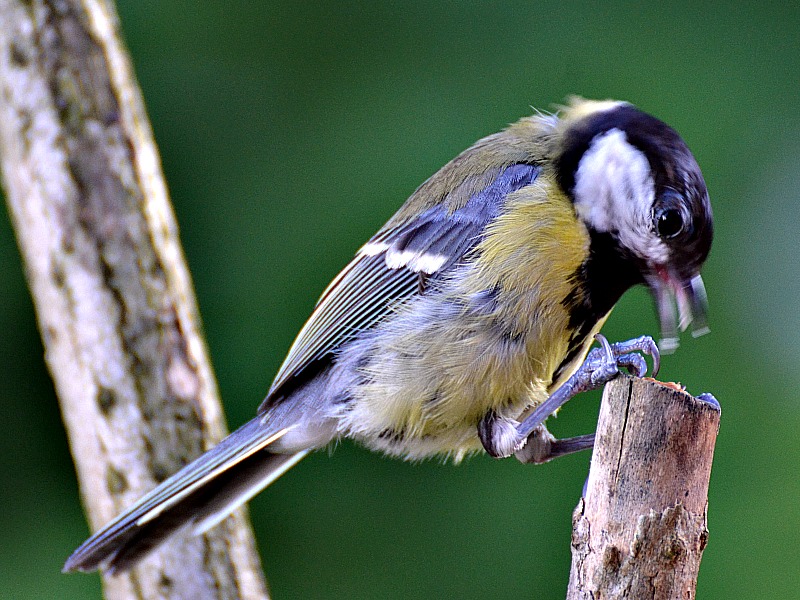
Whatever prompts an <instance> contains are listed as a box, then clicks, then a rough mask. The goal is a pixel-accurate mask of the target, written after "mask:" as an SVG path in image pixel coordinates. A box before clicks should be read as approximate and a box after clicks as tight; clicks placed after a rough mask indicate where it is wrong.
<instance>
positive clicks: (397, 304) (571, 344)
mask: <svg viewBox="0 0 800 600" xmlns="http://www.w3.org/2000/svg"><path fill="white" fill-rule="evenodd" d="M711 239H712V216H711V207H710V204H709V199H708V192H707V190H706V185H705V182H704V180H703V176H702V174H701V172H700V168H699V167H698V165H697V162H696V161H695V159H694V157H693V156H692V154H691V152H690V151H689V149H688V147H687V146H686V144H685V143H684V141H683V140H682V139H681V138H680V136H679V135H678V134H677V133H676V132H675V131H674V130H673V129H672V128H670V127H669V126H667V125H666V124H665V123H663V122H662V121H660V120H658V119H656V118H654V117H652V116H650V115H648V114H646V113H644V112H642V111H640V110H638V109H637V108H635V107H634V106H632V105H630V104H628V103H625V102H617V101H610V100H609V101H589V100H583V99H580V98H574V99H571V100H570V101H569V102H568V104H567V105H566V106H564V107H561V108H560V109H559V111H558V112H557V113H555V114H544V113H537V114H535V115H534V116H530V117H526V118H523V119H522V120H520V121H518V122H517V123H514V124H513V125H511V126H509V127H508V128H507V129H505V130H504V131H502V132H500V133H497V134H494V135H490V136H488V137H486V138H483V139H482V140H480V141H478V142H477V143H475V144H474V145H473V146H472V147H470V148H469V149H467V150H465V151H464V152H462V153H461V154H459V155H458V156H457V157H456V158H454V159H453V160H452V161H450V162H449V163H448V164H446V165H445V166H444V167H442V169H440V170H439V171H438V172H437V173H436V174H434V175H433V176H432V177H431V178H430V179H428V180H427V181H426V182H425V183H423V184H422V185H421V186H420V187H419V188H418V189H417V190H416V191H415V192H414V193H413V194H412V195H411V197H410V198H409V199H408V200H407V201H406V202H405V204H403V206H402V207H401V208H400V209H399V210H398V211H397V213H396V214H395V215H394V216H393V217H392V218H391V219H389V221H388V222H387V223H386V224H385V225H384V226H383V227H382V228H381V229H380V230H379V231H378V232H377V233H376V234H375V235H374V236H373V237H372V238H371V239H370V240H369V241H368V242H367V243H366V244H365V245H364V246H363V247H362V248H361V249H360V250H359V251H358V253H357V254H356V256H355V258H353V259H352V261H351V262H350V263H349V264H348V265H347V266H346V267H345V268H344V269H343V270H342V272H341V273H340V274H339V275H338V276H337V277H336V278H335V279H334V280H333V282H332V283H331V284H330V285H329V286H328V287H327V289H326V290H325V291H324V292H323V294H322V296H321V298H320V299H319V301H318V303H317V305H316V308H315V310H314V312H313V313H312V315H311V317H310V318H309V320H308V322H307V323H306V324H305V326H304V327H303V328H302V329H301V331H300V333H299V334H298V336H297V339H296V340H295V342H294V344H293V345H292V347H291V349H290V350H289V353H288V356H287V357H286V359H285V361H284V363H283V365H282V366H281V368H280V370H279V371H278V374H277V376H276V377H275V380H274V382H273V383H272V386H271V388H270V390H269V393H268V394H267V397H266V399H265V400H264V402H263V403H262V404H261V406H260V407H259V409H258V413H257V416H256V417H255V418H254V419H253V420H252V421H250V422H249V423H247V424H245V425H244V426H243V427H241V428H240V429H238V430H237V431H235V432H233V433H232V434H230V435H229V436H228V437H227V438H226V439H224V440H223V441H222V442H221V443H220V444H219V445H218V446H216V447H215V448H213V449H212V450H210V451H209V452H207V453H205V454H204V455H203V456H201V457H200V458H198V459H197V460H196V461H194V462H192V463H191V464H189V465H187V466H186V467H184V468H183V469H181V470H180V471H179V472H178V473H176V474H175V475H173V476H172V477H170V478H169V479H167V480H165V481H164V482H163V483H162V484H161V485H159V486H158V487H157V488H155V489H154V490H153V491H152V492H150V493H149V494H147V495H146V496H145V497H143V498H142V499H141V500H140V501H139V502H137V503H136V504H135V505H134V506H132V507H131V508H130V509H129V510H127V511H126V512H125V513H123V514H122V515H121V516H119V517H118V518H117V519H116V520H114V521H113V522H111V523H110V524H108V525H107V526H106V527H104V528H103V529H102V530H100V531H99V532H97V533H96V534H95V535H93V536H92V537H91V538H90V539H89V540H87V541H86V542H85V543H84V544H83V545H82V546H80V547H79V548H78V549H77V550H76V551H75V552H74V553H73V554H72V556H71V557H70V558H69V559H68V560H67V563H66V565H65V567H64V568H65V570H66V571H73V570H79V571H91V570H94V569H97V568H98V567H105V568H106V569H108V570H110V571H120V570H124V569H127V568H129V567H130V566H132V565H133V564H134V563H135V562H136V561H138V560H139V559H141V558H142V556H143V555H144V554H146V553H147V552H148V551H150V550H151V549H153V548H154V547H155V546H157V545H158V544H159V543H160V542H161V541H163V540H164V539H166V538H167V537H168V536H170V535H171V534H172V533H174V532H175V531H176V530H178V529H182V528H184V527H188V528H190V529H192V530H193V531H195V532H197V533H201V532H204V531H206V530H207V529H208V528H210V527H212V526H213V525H215V524H216V523H218V522H219V521H221V520H222V519H223V518H224V517H225V516H226V515H227V514H228V513H230V512H231V511H232V510H233V509H234V508H236V507H237V506H239V505H240V504H242V503H244V502H246V501H248V500H249V499H250V498H252V497H253V496H254V495H255V494H257V493H258V492H259V491H261V490H262V489H264V488H265V487H266V486H268V485H269V484H270V483H272V482H273V481H274V480H275V479H276V478H278V477H279V476H280V475H282V474H283V473H284V472H285V471H286V470H287V469H289V468H290V467H292V466H293V465H295V464H296V463H297V462H298V461H299V460H300V459H301V458H302V457H303V456H305V455H306V454H307V453H308V452H310V451H312V450H314V449H317V448H323V447H326V446H328V445H329V444H331V442H334V441H335V440H337V439H339V438H352V439H355V440H357V441H358V442H360V443H361V444H363V445H364V446H366V447H368V448H371V449H373V450H378V451H381V452H384V453H386V454H390V455H393V456H399V457H403V458H408V459H421V458H425V457H429V456H434V455H438V456H446V457H450V458H452V459H453V460H454V461H459V460H461V459H462V458H463V457H464V456H466V455H468V454H470V453H473V452H478V451H482V450H485V451H487V452H488V453H489V454H491V455H492V456H495V457H503V456H510V455H512V454H516V455H517V456H518V457H519V458H520V459H522V460H524V461H529V462H543V461H546V460H549V459H550V458H552V457H554V456H558V455H561V454H565V453H568V452H572V451H575V450H579V449H583V448H587V447H590V446H591V445H592V441H593V438H592V436H591V435H589V436H581V437H579V438H573V439H572V440H555V439H554V438H553V437H552V436H550V434H549V433H548V432H547V430H546V429H545V428H544V425H543V421H544V420H545V419H546V418H547V417H548V416H549V415H550V414H551V413H553V412H554V411H555V410H556V409H557V408H558V407H559V406H560V405H561V404H563V403H564V402H565V401H566V400H568V399H569V398H570V397H571V396H572V395H574V394H575V393H577V392H578V391H581V390H584V389H588V388H592V387H597V386H599V385H601V384H602V383H604V382H605V381H608V380H609V379H610V378H611V377H613V376H614V375H615V374H616V373H617V369H618V368H619V367H621V366H625V367H629V368H630V369H631V370H632V371H633V372H634V373H635V374H637V375H642V374H643V372H644V370H646V366H645V364H644V359H643V358H642V356H641V355H640V354H638V353H636V351H640V352H643V353H646V354H652V355H655V357H656V358H657V355H658V353H657V349H656V347H655V345H654V344H653V342H652V340H651V339H650V338H648V337H643V338H639V339H636V340H632V341H630V342H623V343H621V344H614V345H611V344H608V343H607V342H606V341H605V339H601V344H602V347H601V348H599V349H596V350H593V351H592V352H591V353H589V349H590V346H591V345H592V341H593V338H594V337H595V335H596V334H597V333H598V331H599V329H600V327H601V326H602V324H603V323H604V322H605V320H606V318H607V317H608V314H609V312H610V311H611V309H612V308H613V306H614V304H615V303H616V302H617V300H618V299H619V298H620V296H621V295H622V294H623V293H624V292H625V291H626V290H628V289H629V288H631V287H632V286H634V285H636V284H639V283H643V284H646V285H647V286H649V288H650V290H651V291H652V293H653V295H654V298H655V304H656V307H657V310H658V313H659V317H660V321H661V329H662V339H661V347H662V350H671V349H674V347H675V346H676V345H677V328H678V327H681V328H684V329H685V328H686V327H687V326H688V325H689V324H690V322H692V321H694V331H695V333H696V334H699V333H703V332H704V331H705V330H706V318H705V317H706V306H705V291H704V289H703V283H702V280H701V278H700V274H699V271H700V267H701V265H702V264H703V262H704V261H705V259H706V257H707V255H708V252H709V249H710V246H711ZM676 303H677V311H676V310H675V304H676ZM587 353H589V355H588V358H587ZM584 359H585V360H584Z"/></svg>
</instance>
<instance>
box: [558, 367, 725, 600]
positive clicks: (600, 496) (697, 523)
mask: <svg viewBox="0 0 800 600" xmlns="http://www.w3.org/2000/svg"><path fill="white" fill-rule="evenodd" d="M719 418H720V411H719V405H718V404H716V402H715V401H711V400H710V399H709V400H708V401H706V400H704V399H697V398H693V397H692V396H690V395H689V394H687V393H686V392H683V391H680V390H679V389H676V388H674V387H671V386H668V385H664V384H660V383H658V382H655V381H653V380H646V379H632V378H630V377H620V378H618V379H617V380H615V381H614V382H612V383H610V384H609V385H607V386H606V390H605V392H604V394H603V403H602V406H601V408H600V417H599V422H598V426H597V438H596V442H595V447H594V452H593V454H592V466H591V470H590V472H589V479H588V481H587V484H586V492H585V494H584V497H583V498H582V499H581V501H580V503H579V504H578V507H577V508H576V509H575V513H574V515H573V530H572V570H571V573H570V581H569V589H568V591H567V600H579V599H580V600H589V599H591V600H601V599H612V598H626V599H632V600H639V599H645V598H647V599H648V600H656V599H657V600H667V599H670V600H672V599H683V600H688V599H692V598H694V597H695V587H696V583H697V575H698V570H699V568H700V559H701V557H702V553H703V549H704V548H705V546H706V542H707V539H708V529H707V526H706V514H707V505H708V499H707V498H708V482H709V477H710V475H711V462H712V459H713V454H714V444H715V441H716V437H717V431H718V429H719Z"/></svg>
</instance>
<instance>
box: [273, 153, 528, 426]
mask: <svg viewBox="0 0 800 600" xmlns="http://www.w3.org/2000/svg"><path fill="white" fill-rule="evenodd" d="M538 174H539V167H537V166H536V165H531V164H524V163H520V164H513V165H509V166H506V167H503V168H500V169H497V170H496V173H495V175H494V177H488V178H487V179H486V181H487V184H486V186H485V187H484V188H483V189H482V190H479V191H477V192H476V193H474V194H473V195H472V196H471V197H470V198H469V199H468V201H467V202H466V203H465V204H464V205H463V206H461V207H460V208H458V209H456V210H453V211H450V210H448V209H447V208H446V207H445V205H446V203H444V202H443V203H440V204H438V205H436V206H434V207H432V208H429V209H428V210H425V211H424V212H422V213H421V214H419V215H417V216H416V217H413V218H410V219H407V220H405V221H403V222H400V223H394V224H393V225H392V226H391V227H385V228H384V229H382V230H381V231H379V232H378V233H377V234H376V235H375V236H373V238H372V239H371V240H370V241H369V242H367V244H365V245H364V247H362V248H361V250H360V251H359V252H358V254H357V255H356V256H355V258H353V260H352V261H351V262H350V263H349V264H348V265H347V266H346V267H345V268H344V269H343V270H342V272H341V273H340V274H339V275H338V276H337V277H336V278H335V279H334V280H333V282H331V284H330V285H329V286H328V287H327V289H326V290H325V291H324V292H323V294H322V296H321V297H320V299H319V301H318V302H317V306H316V308H315V309H314V312H313V313H312V315H311V317H310V318H309V320H308V321H307V322H306V324H305V325H304V326H303V328H302V329H301V330H300V333H299V334H298V335H297V339H296V340H295V342H294V344H293V345H292V347H291V349H290V350H289V354H288V355H287V357H286V360H285V361H284V363H283V365H281V368H280V370H279V371H278V375H277V376H276V378H275V381H274V382H273V384H272V387H271V388H270V392H269V394H268V395H267V399H266V400H265V401H264V403H263V404H262V406H261V409H260V410H261V411H263V410H266V409H267V408H268V407H269V406H271V405H272V402H273V401H274V399H275V398H276V397H278V396H280V395H281V394H280V390H281V388H283V387H284V386H285V385H286V384H287V383H289V382H290V381H292V380H293V379H295V378H298V377H300V376H301V374H302V373H303V371H304V370H306V369H307V368H308V367H309V366H310V365H312V364H314V363H316V362H318V361H320V360H323V359H326V358H331V357H332V356H333V354H334V352H335V351H336V349H337V348H339V347H340V346H341V345H342V344H344V343H345V342H347V341H348V340H350V339H352V338H353V337H354V336H356V335H358V334H359V333H360V332H362V331H364V330H367V329H369V328H370V327H372V326H374V325H375V323H377V322H378V321H379V320H380V319H382V318H384V317H385V316H386V315H387V314H389V313H390V312H391V311H392V310H394V309H395V308H396V307H397V306H399V305H400V304H401V303H402V302H404V301H407V300H408V299H410V298H412V297H413V296H415V295H417V294H420V293H424V290H425V289H428V288H426V286H422V285H420V277H432V276H440V275H442V274H443V273H446V272H447V271H448V270H449V269H451V268H452V267H453V266H454V265H455V264H457V263H458V262H459V261H461V260H462V259H463V257H464V256H465V255H466V254H467V253H468V252H469V250H470V249H471V248H473V247H475V245H476V244H477V243H478V241H479V240H480V239H481V236H482V234H483V231H484V229H485V227H486V225H487V224H488V223H489V222H490V221H491V220H492V219H494V218H495V217H496V216H497V215H498V214H499V212H500V210H501V209H502V206H503V203H504V202H505V199H506V197H507V196H508V195H509V194H510V193H512V192H515V191H516V190H519V189H520V188H522V187H525V186H526V185H529V184H531V183H532V182H533V181H534V180H535V179H536V177H537V175H538Z"/></svg>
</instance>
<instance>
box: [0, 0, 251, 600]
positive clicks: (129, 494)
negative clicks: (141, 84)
mask: <svg viewBox="0 0 800 600" xmlns="http://www.w3.org/2000/svg"><path fill="white" fill-rule="evenodd" d="M0 159H2V173H3V183H4V186H5V191H6V199H7V202H8V206H9V211H10V214H11V218H12V221H13V223H14V228H15V231H16V235H17V239H18V242H19V246H20V249H21V253H22V256H23V259H24V262H25V270H26V276H27V279H28V283H29V286H30V288H31V292H32V295H33V299H34V304H35V307H36V314H37V318H38V321H39V328H40V331H41V334H42V338H43V340H44V345H45V352H46V360H47V364H48V367H49V369H50V372H51V374H52V377H53V380H54V382H55V386H56V391H57V393H58V396H59V401H60V403H61V408H62V413H63V417H64V422H65V424H66V427H67V430H68V433H69V438H70V445H71V449H72V453H73V455H74V458H75V463H76V468H77V471H78V478H79V482H80V488H81V493H82V496H83V500H84V504H85V506H86V510H87V513H88V516H89V521H90V523H91V526H92V529H97V528H98V527H100V526H101V525H103V524H104V523H106V522H107V521H109V520H110V519H111V518H113V517H114V516H115V515H116V514H117V513H119V512H120V511H121V510H122V509H123V508H125V507H126V506H127V505H129V504H131V503H132V502H133V501H134V500H136V499H137V498H138V497H139V496H141V495H142V494H143V493H144V492H146V491H148V490H149V489H151V488H152V487H154V486H155V485H156V484H157V483H158V482H159V481H162V480H163V479H164V478H166V477H167V476H168V475H170V474H171V473H173V472H175V471H177V470H178V469H179V468H180V467H181V466H183V465H184V464H186V463H187V462H188V461H189V460H191V459H192V458H194V457H196V456H198V455H199V454H200V453H201V452H203V450H205V449H207V448H208V447H210V446H211V445H213V444H214V443H216V442H217V441H219V440H220V439H221V437H222V436H223V435H224V433H225V423H224V419H223V416H222V412H221V409H220V403H219V399H218V394H217V390H216V383H215V381H214V377H213V373H212V371H211V367H210V364H209V360H208V356H207V351H206V348H205V345H204V342H203V340H202V338H201V335H200V325H199V318H198V314H197V309H196V303H195V299H194V295H193V291H192V286H191V281H190V277H189V272H188V269H187V267H186V264H185V261H184V258H183V253H182V250H181V248H180V245H179V242H178V235H177V226H176V223H175V218H174V215H173V212H172V208H171V206H170V203H169V199H168V195H167V190H166V186H165V184H164V181H163V176H162V173H161V166H160V159H159V156H158V151H157V149H156V147H155V144H154V141H153V136H152V132H151V130H150V124H149V122H148V119H147V116H146V114H145V109H144V103H143V101H142V98H141V93H140V91H139V88H138V86H137V84H136V81H135V78H134V76H133V72H132V67H131V64H130V60H129V58H128V56H127V53H126V51H125V49H124V47H123V45H122V43H121V41H120V37H119V33H118V19H117V16H116V12H115V9H114V7H113V3H111V2H110V1H108V0H57V1H55V0H0ZM80 541H81V540H75V543H76V545H77V544H78V543H79V542H80ZM64 558H66V556H65V557H64ZM104 591H105V595H106V597H107V598H113V599H129V598H141V599H145V598H147V599H153V598H192V599H193V600H202V599H212V598H213V599H218V598H243V599H248V600H255V599H257V598H265V597H266V589H265V584H264V581H263V576H262V575H261V572H260V565H259V559H258V555H257V554H256V552H255V545H254V542H253V538H252V533H251V532H250V530H249V526H248V524H247V522H246V519H245V516H244V514H243V513H242V512H238V513H237V514H236V515H235V516H234V517H232V518H231V519H229V520H227V521H226V522H225V523H223V524H222V525H221V526H219V527H217V528H215V529H214V530H212V531H211V532H209V533H208V534H207V535H205V536H202V537H192V538H190V537H188V535H186V536H177V537H176V538H174V539H173V540H172V541H170V542H167V544H165V545H164V546H163V547H162V548H161V549H160V550H159V551H158V552H156V553H154V554H153V555H151V556H150V557H148V558H147V559H145V560H144V561H143V562H142V563H141V565H140V566H139V567H137V568H135V569H133V570H132V571H130V572H128V573H124V574H121V575H117V576H113V577H111V576H106V577H104Z"/></svg>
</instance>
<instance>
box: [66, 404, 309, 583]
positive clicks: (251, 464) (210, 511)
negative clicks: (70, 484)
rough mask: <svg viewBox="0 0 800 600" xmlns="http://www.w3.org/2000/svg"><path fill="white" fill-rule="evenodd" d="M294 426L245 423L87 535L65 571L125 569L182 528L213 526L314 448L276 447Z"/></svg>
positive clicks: (198, 530) (197, 529) (259, 421)
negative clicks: (282, 451)
mask: <svg viewBox="0 0 800 600" xmlns="http://www.w3.org/2000/svg"><path fill="white" fill-rule="evenodd" d="M290 429H291V428H290V427H287V428H285V429H281V430H278V431H275V430H274V429H272V431H270V430H269V428H266V427H264V425H263V419H262V418H261V417H259V418H256V419H253V420H252V421H250V422H249V423H247V424H245V425H244V426H243V427H241V428H240V429H238V430H236V431H235V432H233V433H232V434H231V435H229V436H228V437H227V438H225V439H224V440H223V441H222V442H220V443H219V444H218V445H217V446H216V447H214V448H212V449H211V450H209V451H208V452H207V453H205V454H204V455H202V456H201V457H200V458H198V459H197V460H195V461H194V462H192V463H190V464H188V465H186V466H185V467H184V468H183V469H181V470H180V471H178V472H177V473H176V474H175V475H173V476H172V477H170V478H169V479H167V480H165V481H164V482H163V483H161V485H159V486H158V487H156V488H155V489H154V490H153V491H151V492H150V493H149V494H147V495H146V496H144V497H143V498H142V499H141V500H139V502H137V503H136V504H135V505H134V506H132V507H131V508H130V509H128V510H127V511H125V512H124V513H123V514H121V515H120V516H119V517H117V518H116V519H115V520H114V521H112V522H111V523H109V524H108V525H106V526H105V527H104V528H103V529H101V530H100V531H98V532H97V533H95V534H94V535H93V536H92V537H90V538H89V539H88V540H86V541H85V542H84V543H83V544H82V545H81V546H80V547H79V548H78V549H77V550H75V552H73V553H72V556H70V557H69V559H68V560H67V562H66V563H65V565H64V571H65V572H67V571H94V570H95V569H97V568H99V567H104V568H105V569H106V570H107V571H108V572H112V573H113V572H118V571H124V570H125V569H128V568H130V567H131V566H133V565H134V564H135V563H136V562H137V561H138V560H140V559H141V558H143V557H144V555H145V554H147V553H148V552H150V551H151V550H153V549H154V548H155V547H156V546H158V545H159V544H160V543H161V542H163V541H164V540H166V539H167V538H168V537H169V536H170V535H172V534H173V533H175V532H176V531H178V530H179V529H183V528H184V527H188V528H190V529H191V530H192V531H193V532H194V533H196V534H200V533H203V532H205V531H207V530H208V529H209V528H211V527H213V526H214V525H216V524H217V523H219V522H220V521H222V520H223V519H224V518H225V517H226V516H227V515H228V514H229V513H230V512H232V511H233V510H234V509H236V508H237V507H239V506H241V505H242V504H244V503H245V502H247V501H248V500H250V498H252V497H253V496H255V495H256V494H257V493H258V492H260V491H261V490H263V489H264V488H265V487H267V486H268V485H269V484H271V483H272V482H273V481H275V480H276V479H277V478H278V477H280V476H281V475H282V474H283V473H285V472H286V471H287V470H288V469H290V468H291V467H292V466H294V465H295V464H296V463H297V462H298V461H299V460H300V459H302V458H303V457H304V456H305V455H306V454H307V453H308V450H303V451H300V452H296V453H289V454H278V453H274V452H271V451H270V446H272V445H273V444H275V442H277V441H278V440H279V439H280V438H281V437H283V436H284V434H286V433H287V432H288V431H289V430H290ZM278 445H280V444H278Z"/></svg>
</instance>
